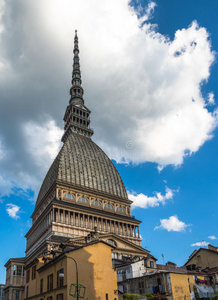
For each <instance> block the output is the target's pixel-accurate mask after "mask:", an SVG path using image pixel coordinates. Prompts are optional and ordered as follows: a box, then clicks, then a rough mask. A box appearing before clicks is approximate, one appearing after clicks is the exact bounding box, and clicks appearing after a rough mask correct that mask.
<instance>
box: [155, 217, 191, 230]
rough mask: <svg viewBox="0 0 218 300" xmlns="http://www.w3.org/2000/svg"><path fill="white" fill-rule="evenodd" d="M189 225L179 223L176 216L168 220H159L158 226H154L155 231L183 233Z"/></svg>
mask: <svg viewBox="0 0 218 300" xmlns="http://www.w3.org/2000/svg"><path fill="white" fill-rule="evenodd" d="M188 226H190V225H187V224H185V223H184V222H182V221H180V220H179V219H178V217H177V216H171V217H169V219H161V220H160V226H156V227H155V228H154V230H156V229H166V230H167V231H177V232H179V231H184V230H185V229H186V227H188Z"/></svg>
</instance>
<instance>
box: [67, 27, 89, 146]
mask: <svg viewBox="0 0 218 300" xmlns="http://www.w3.org/2000/svg"><path fill="white" fill-rule="evenodd" d="M73 53H74V57H73V72H72V80H71V83H72V86H71V88H70V101H69V105H68V106H67V109H66V112H65V115H64V121H65V126H64V134H63V137H62V142H65V141H66V139H67V137H68V136H69V135H70V134H71V133H72V132H74V133H77V134H80V135H83V136H86V137H91V136H92V135H93V133H94V132H93V130H92V129H91V128H90V113H91V111H90V110H89V109H88V108H87V107H86V106H85V105H84V100H83V94H84V91H83V88H82V86H81V84H82V80H81V72H80V63H79V46H78V36H77V30H75V37H74V49H73Z"/></svg>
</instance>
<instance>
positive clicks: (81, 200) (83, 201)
mask: <svg viewBox="0 0 218 300" xmlns="http://www.w3.org/2000/svg"><path fill="white" fill-rule="evenodd" d="M78 202H82V203H87V204H88V203H89V201H88V200H87V199H86V198H85V197H80V198H79V200H78Z"/></svg>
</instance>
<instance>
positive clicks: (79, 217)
mask: <svg viewBox="0 0 218 300" xmlns="http://www.w3.org/2000/svg"><path fill="white" fill-rule="evenodd" d="M80 221H81V220H80V214H79V213H78V226H79V227H80Z"/></svg>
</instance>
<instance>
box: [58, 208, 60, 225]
mask: <svg viewBox="0 0 218 300" xmlns="http://www.w3.org/2000/svg"><path fill="white" fill-rule="evenodd" d="M58 223H60V209H59V208H58Z"/></svg>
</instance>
